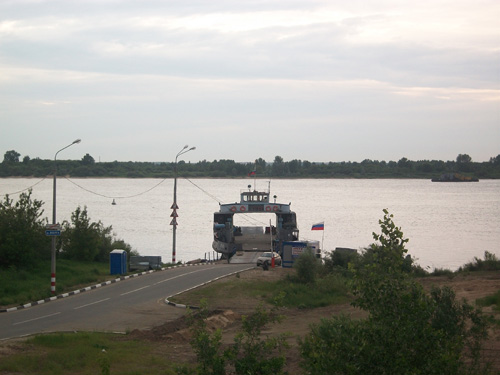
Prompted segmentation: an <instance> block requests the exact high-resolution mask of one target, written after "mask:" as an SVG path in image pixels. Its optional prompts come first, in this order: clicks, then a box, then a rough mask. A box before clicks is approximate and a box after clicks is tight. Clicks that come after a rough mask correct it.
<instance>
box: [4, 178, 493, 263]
mask: <svg viewBox="0 0 500 375" xmlns="http://www.w3.org/2000/svg"><path fill="white" fill-rule="evenodd" d="M254 183H256V185H257V186H256V187H257V190H266V189H268V188H269V187H270V190H271V196H273V195H277V199H276V201H277V202H279V203H289V202H291V203H292V210H294V211H295V212H296V213H297V220H298V226H299V229H300V238H301V239H308V240H318V241H320V242H323V249H325V250H333V249H335V247H350V248H356V249H361V248H364V247H366V246H368V245H369V244H370V243H372V242H373V237H372V233H373V232H376V233H379V232H380V225H379V223H378V221H379V220H380V219H382V218H383V215H384V214H383V211H382V210H383V209H385V208H387V209H388V210H389V212H390V213H392V214H393V215H394V222H395V223H396V225H397V226H399V227H401V229H402V231H403V233H404V236H405V237H406V238H409V242H408V244H407V248H408V250H409V254H410V255H411V256H412V257H414V258H415V259H416V260H417V263H418V264H420V265H421V266H422V267H424V268H428V269H429V270H432V269H434V268H449V269H456V268H458V267H460V266H461V265H464V264H465V263H467V262H470V261H472V260H473V259H474V257H479V258H483V255H484V252H485V251H489V252H491V253H493V254H495V255H497V256H499V257H500V181H499V180H484V181H480V182H477V183H432V182H430V181H428V180H399V179H395V180H335V179H333V180H318V179H300V180H292V179H290V180H272V181H271V182H269V181H266V180H256V181H255V180H254V179H189V180H187V179H184V178H179V179H178V185H177V204H178V206H179V209H178V210H177V214H178V215H179V217H178V218H177V222H178V226H177V241H176V242H177V246H176V248H177V251H176V253H177V254H176V260H177V261H189V260H192V259H196V258H202V257H204V256H205V253H210V254H212V249H211V243H212V220H213V213H214V211H218V206H219V202H221V203H231V202H236V201H239V194H240V191H241V190H243V189H245V188H246V187H247V186H248V185H249V184H250V185H252V188H253V185H254ZM29 187H32V190H33V197H34V198H36V199H39V200H42V201H43V202H45V204H44V206H43V207H44V209H45V212H44V215H43V217H47V218H49V221H50V222H51V221H52V191H53V181H52V179H51V178H47V179H43V180H42V179H35V178H7V179H0V194H1V196H2V199H3V197H4V196H5V194H9V195H10V197H11V198H13V199H14V200H16V199H17V198H18V196H19V191H21V190H23V189H27V188H29ZM113 199H114V200H115V201H116V205H112V204H111V203H112V201H113ZM172 203H173V180H172V179H168V180H161V179H92V178H86V179H66V178H63V177H59V178H58V179H57V221H58V222H62V221H63V220H69V219H70V218H71V213H72V212H73V211H74V210H75V209H76V208H77V207H78V206H80V207H82V208H83V207H87V212H88V215H89V217H90V218H91V220H92V221H101V222H102V223H103V224H104V225H105V226H112V227H113V233H114V235H115V236H116V238H118V239H123V240H124V241H125V242H127V243H129V244H130V245H132V247H133V249H135V250H137V251H138V252H139V253H140V254H141V255H160V256H161V257H162V260H163V262H169V261H171V259H172V226H171V225H170V222H171V220H172V218H171V216H170V215H171V214H172V209H171V206H172ZM270 219H272V220H273V225H274V215H273V214H269V215H266V214H257V216H256V215H255V214H245V215H244V216H242V215H236V216H235V223H236V224H239V225H242V226H245V225H262V226H264V225H269V220H270ZM318 222H324V223H325V230H324V231H323V232H322V231H311V226H312V224H314V223H318Z"/></svg>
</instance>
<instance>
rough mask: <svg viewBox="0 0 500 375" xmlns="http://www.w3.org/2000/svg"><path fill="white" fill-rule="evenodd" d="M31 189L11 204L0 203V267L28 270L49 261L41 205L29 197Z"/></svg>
mask: <svg viewBox="0 0 500 375" xmlns="http://www.w3.org/2000/svg"><path fill="white" fill-rule="evenodd" d="M31 193H32V192H31V190H29V191H28V193H21V195H20V196H19V200H18V201H17V202H14V201H13V200H12V199H10V198H9V196H8V195H6V196H5V198H4V200H3V202H0V268H3V269H6V268H9V267H16V268H19V269H26V268H31V267H33V266H34V265H36V263H37V262H39V261H40V260H44V259H50V238H49V237H47V236H45V231H44V230H45V224H46V223H47V222H46V220H44V219H41V216H42V215H43V209H42V206H43V202H42V201H39V200H36V199H32V198H31Z"/></svg>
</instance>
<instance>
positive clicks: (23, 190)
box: [6, 177, 47, 195]
mask: <svg viewBox="0 0 500 375" xmlns="http://www.w3.org/2000/svg"><path fill="white" fill-rule="evenodd" d="M46 179H47V177H44V178H42V179H41V180H40V181H38V182H37V183H36V184H33V185H31V186H28V187H27V188H25V189H22V190H18V191H15V192H13V193H7V194H6V195H15V194H20V193H22V192H25V191H27V190H30V189H33V188H34V187H35V186H36V185H38V184H39V183H40V182H42V181H44V180H46Z"/></svg>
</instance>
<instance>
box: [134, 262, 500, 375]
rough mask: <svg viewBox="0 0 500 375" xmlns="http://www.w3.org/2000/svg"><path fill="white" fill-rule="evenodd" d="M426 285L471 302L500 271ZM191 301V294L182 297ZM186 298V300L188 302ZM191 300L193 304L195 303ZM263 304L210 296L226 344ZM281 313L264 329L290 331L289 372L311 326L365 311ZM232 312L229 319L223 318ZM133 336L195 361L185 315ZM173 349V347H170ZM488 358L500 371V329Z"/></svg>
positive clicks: (491, 287) (267, 275) (256, 272)
mask: <svg viewBox="0 0 500 375" xmlns="http://www.w3.org/2000/svg"><path fill="white" fill-rule="evenodd" d="M290 272H293V270H290V269H285V268H276V269H274V270H269V271H263V270H262V269H261V268H256V269H253V270H249V271H246V272H242V273H240V274H238V275H234V276H231V277H230V278H225V279H222V280H219V281H216V283H219V284H223V283H227V282H231V281H232V280H234V279H235V278H238V279H240V280H244V281H250V282H251V281H254V280H263V279H264V280H269V281H275V280H278V279H280V278H283V277H285V276H286V275H287V274H288V273H290ZM419 281H420V282H421V283H422V285H423V286H424V288H426V289H427V290H430V289H431V288H432V286H436V287H442V286H449V287H450V288H452V289H453V290H454V291H455V293H456V295H457V297H458V298H459V299H462V298H465V299H466V300H467V301H469V303H471V304H474V303H475V301H476V299H478V298H482V297H485V296H488V295H492V294H494V293H496V292H497V291H498V290H500V273H497V272H495V273H494V272H491V273H483V274H468V275H461V276H455V277H453V278H450V277H448V276H442V277H428V278H423V279H420V280H419ZM182 298H185V299H186V300H189V296H182ZM186 300H185V301H184V302H186ZM194 302H195V301H194V300H191V303H194ZM258 303H260V299H258V298H250V297H244V298H240V297H233V296H231V298H220V299H215V300H214V299H210V306H211V308H213V309H215V310H214V312H213V313H214V315H213V316H212V319H213V321H214V325H213V328H214V329H215V328H221V329H222V330H223V343H224V345H230V344H231V343H232V342H233V339H234V336H235V335H236V334H237V332H239V330H240V329H241V319H240V318H241V316H242V315H247V314H249V313H251V312H252V311H253V310H254V309H255V307H256V306H257V305H258ZM483 311H484V312H485V313H488V314H491V315H492V316H494V317H495V318H497V319H500V314H499V313H498V312H496V311H493V310H492V309H491V308H485V309H483ZM282 313H283V314H284V315H285V320H284V321H283V322H282V323H281V324H277V325H274V326H271V327H269V328H268V329H266V330H265V332H264V334H266V335H277V334H281V333H289V334H290V337H289V339H288V342H289V344H290V346H291V348H290V350H288V352H287V368H286V370H287V371H288V372H289V373H290V374H296V373H300V368H299V358H300V353H299V351H298V345H297V340H298V338H299V337H304V336H305V335H306V334H307V333H308V332H309V331H310V325H311V324H315V323H318V322H320V320H321V319H324V318H329V317H331V316H334V315H339V314H346V315H350V316H352V317H353V318H356V317H360V318H361V317H364V316H366V312H364V311H362V310H359V309H356V308H354V307H352V306H351V305H350V304H348V303H346V304H341V305H335V306H328V307H322V308H316V309H284V310H283V311H282ZM227 314H229V316H231V318H230V319H226V318H222V317H224V316H226V315H227ZM132 334H133V335H137V336H136V337H142V338H143V339H148V340H157V341H164V342H168V343H170V344H173V345H174V348H175V349H174V350H171V355H172V359H173V360H174V359H176V358H177V359H179V358H182V355H184V356H186V355H187V356H188V358H191V359H193V360H194V358H195V356H194V353H193V352H192V350H191V347H190V345H189V330H188V327H187V323H186V319H185V317H183V318H180V319H178V320H176V321H174V322H169V323H166V324H164V325H162V326H160V327H156V328H155V329H153V330H151V331H137V332H136V331H134V332H132ZM171 349H172V347H171ZM485 357H487V358H488V359H489V360H490V361H491V362H492V363H493V364H494V366H495V368H496V369H498V370H500V330H499V329H492V330H491V332H490V338H489V340H488V342H487V344H486V345H485Z"/></svg>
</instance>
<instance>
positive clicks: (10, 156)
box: [3, 150, 21, 163]
mask: <svg viewBox="0 0 500 375" xmlns="http://www.w3.org/2000/svg"><path fill="white" fill-rule="evenodd" d="M20 156H21V154H20V153H19V152H17V151H15V150H10V151H7V152H6V153H5V154H4V156H3V161H4V163H19V157H20Z"/></svg>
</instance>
